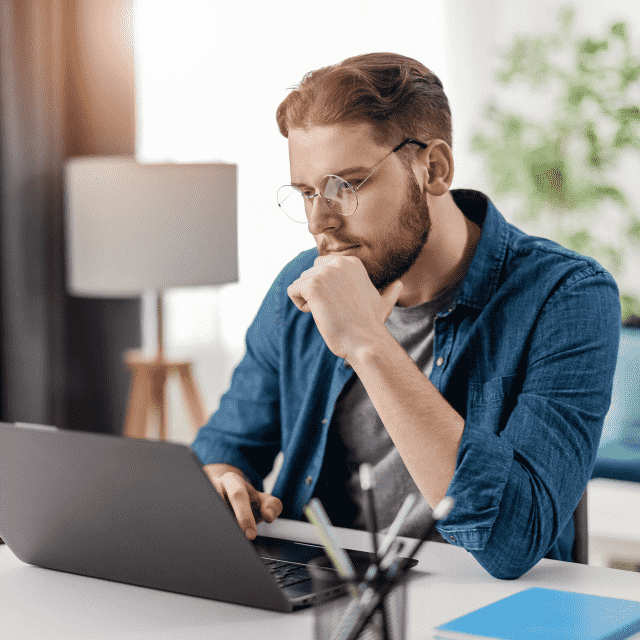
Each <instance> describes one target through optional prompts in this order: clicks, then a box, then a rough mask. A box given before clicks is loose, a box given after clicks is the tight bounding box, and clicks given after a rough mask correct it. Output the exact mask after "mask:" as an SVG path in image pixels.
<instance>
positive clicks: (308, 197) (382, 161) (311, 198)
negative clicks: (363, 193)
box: [276, 138, 428, 224]
mask: <svg viewBox="0 0 640 640" xmlns="http://www.w3.org/2000/svg"><path fill="white" fill-rule="evenodd" d="M407 144H415V145H418V146H419V147H420V148H421V149H426V148H427V146H428V143H425V142H420V141H419V140H414V139H413V138H407V139H406V140H404V141H403V142H401V143H400V144H399V145H397V146H396V147H394V148H393V149H392V150H391V151H390V152H389V153H388V154H387V155H386V156H385V157H384V158H383V159H382V160H381V161H380V162H379V163H378V164H377V165H376V166H375V167H374V169H373V171H372V172H371V173H370V174H369V175H368V176H367V177H366V178H365V179H364V180H363V181H362V182H361V183H360V184H359V185H358V186H357V187H355V188H354V187H353V185H352V184H351V183H350V182H349V181H348V180H345V179H344V178H342V177H340V176H336V175H333V174H331V173H330V174H328V175H326V176H323V178H322V180H324V179H325V178H338V179H339V180H342V181H343V182H344V183H346V184H347V186H348V187H349V189H351V191H352V192H353V195H354V197H355V199H356V206H355V209H354V210H353V211H352V212H351V213H340V212H339V211H337V212H336V213H339V214H340V215H341V216H351V215H353V214H354V213H355V212H356V211H357V210H358V194H357V193H356V191H358V189H360V188H361V187H362V186H363V185H364V183H365V182H366V181H367V180H368V179H369V178H370V177H371V176H372V175H373V174H374V173H375V172H376V171H377V170H378V169H379V168H380V167H381V166H382V164H383V163H384V161H385V160H386V159H387V158H389V157H391V156H392V155H393V154H394V153H396V152H397V151H400V149H402V147H404V146H405V145H407ZM284 187H291V188H292V189H295V190H296V191H297V192H298V193H299V194H300V195H301V196H303V197H305V198H306V199H307V200H308V201H309V202H310V203H311V207H313V199H314V198H317V197H318V196H319V195H320V194H319V193H314V194H313V195H310V196H308V195H307V194H306V193H303V192H302V191H300V189H299V188H298V187H294V186H293V185H292V184H285V185H283V186H282V187H280V189H282V188H284ZM280 189H278V192H279V191H280ZM276 197H277V194H276ZM326 200H327V203H330V202H331V199H330V198H327V199H326ZM283 202H284V200H283ZM329 206H331V205H330V204H329ZM278 207H280V209H281V210H282V212H283V213H284V214H285V215H286V216H287V218H289V219H290V220H293V221H294V222H297V223H298V224H308V223H309V221H308V220H307V221H306V222H303V221H301V220H296V219H295V218H292V217H291V216H290V215H289V214H288V213H287V212H286V211H285V210H284V209H283V207H282V205H281V204H280V201H278ZM332 209H333V208H332ZM334 211H335V210H334Z"/></svg>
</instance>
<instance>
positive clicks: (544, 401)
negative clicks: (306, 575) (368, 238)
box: [192, 190, 621, 578]
mask: <svg viewBox="0 0 640 640" xmlns="http://www.w3.org/2000/svg"><path fill="white" fill-rule="evenodd" d="M451 193H452V195H453V197H454V199H455V202H456V204H457V205H458V206H459V207H460V209H462V211H463V212H464V213H465V215H466V216H467V217H468V218H470V219H471V220H473V221H474V222H476V223H477V224H478V225H480V226H481V227H482V234H481V237H480V240H479V242H478V245H477V248H476V252H475V254H474V257H473V259H472V261H471V264H470V267H469V271H468V273H467V275H466V277H465V278H464V280H463V282H462V285H461V287H460V289H459V292H458V295H457V298H456V301H455V303H454V304H453V305H452V306H451V308H450V309H448V310H446V311H444V312H442V313H440V314H438V316H437V317H436V321H435V340H434V354H433V355H434V366H433V371H432V373H431V376H430V380H431V382H432V383H433V384H434V385H435V387H436V388H437V389H438V390H439V391H440V393H441V394H442V395H443V396H444V398H445V399H446V400H447V401H448V402H449V403H450V404H451V406H452V407H453V408H454V409H455V410H456V411H457V412H458V413H459V414H460V415H461V416H462V417H463V418H464V419H465V428H464V432H463V435H462V439H461V442H460V447H459V451H458V457H457V463H456V470H455V473H454V476H453V479H452V480H451V484H450V485H449V488H448V491H447V495H450V496H452V497H453V498H454V499H455V506H454V508H453V510H452V511H451V513H450V514H449V516H448V517H447V519H446V520H444V521H441V523H440V524H439V526H438V530H439V532H440V533H441V534H442V536H443V537H444V538H445V539H446V540H447V541H449V542H450V543H451V544H455V545H457V546H460V547H464V548H465V549H466V550H468V551H469V552H470V553H472V554H473V555H474V556H475V558H476V559H477V560H478V562H480V564H481V565H482V566H483V567H484V568H485V569H486V570H487V571H488V572H489V573H490V574H491V575H493V576H494V577H499V578H517V577H519V576H521V575H522V574H523V573H525V572H526V571H527V570H528V569H530V568H531V567H532V566H533V565H535V564H536V563H537V562H538V561H539V560H540V559H541V558H542V557H544V556H547V557H551V558H555V559H558V560H570V559H571V548H572V544H573V539H574V527H573V519H572V514H573V511H574V509H575V508H576V505H577V504H578V501H579V499H580V497H581V495H582V493H583V491H584V489H585V487H586V485H587V482H588V480H589V478H590V476H591V471H592V468H593V466H594V462H595V457H596V451H597V448H598V442H599V439H600V435H601V431H602V426H603V422H604V417H605V414H606V413H607V410H608V408H609V403H610V400H611V389H612V383H613V374H614V370H615V365H616V358H617V352H618V341H619V336H620V325H621V322H620V303H619V294H618V289H617V286H616V284H615V282H614V280H613V278H612V277H611V276H610V275H609V273H607V271H605V270H604V269H603V268H602V267H601V266H600V265H599V264H598V263H597V262H595V261H594V260H592V259H590V258H586V257H584V256H581V255H578V254H576V253H573V252H571V251H569V250H567V249H564V248H563V247H561V246H559V245H557V244H555V243H553V242H551V241H549V240H545V239H542V238H537V237H533V236H529V235H526V234H525V233H523V232H521V231H519V230H518V229H516V228H515V227H514V226H512V225H511V224H508V223H507V222H506V221H505V219H504V218H503V216H502V215H501V214H500V213H499V212H498V210H497V209H496V208H495V207H494V206H493V204H492V203H491V202H490V201H489V200H488V199H487V198H486V196H484V195H483V194H481V193H479V192H477V191H469V190H456V191H452V192H451ZM317 255H318V254H317V251H316V250H315V249H312V250H309V251H305V252H303V253H301V254H300V255H299V256H298V257H297V258H295V259H294V260H292V261H291V262H290V263H289V264H288V265H287V266H286V267H285V268H284V269H283V270H282V272H281V273H280V274H279V276H278V277H277V279H276V280H275V282H274V283H273V285H272V287H271V289H270V290H269V292H268V294H267V296H266V298H265V299H264V301H263V303H262V305H261V307H260V309H259V311H258V314H257V316H256V318H255V320H254V321H253V323H252V324H251V326H250V327H249V329H248V331H247V335H246V353H245V355H244V357H243V359H242V361H241V362H240V364H239V365H238V367H237V368H236V370H235V372H234V374H233V377H232V380H231V385H230V388H229V390H228V391H227V392H226V393H225V394H224V395H223V396H222V398H221V401H220V407H219V409H218V410H217V411H216V412H215V413H214V414H213V416H212V417H211V419H210V420H209V422H208V423H207V424H206V425H205V426H203V427H202V429H200V431H199V433H198V435H197V437H196V439H195V441H194V443H193V445H192V447H193V450H194V451H195V453H196V454H197V456H198V457H199V459H200V460H201V462H202V463H203V464H209V463H212V462H224V463H228V464H231V465H234V466H235V467H238V468H239V469H241V470H242V471H243V472H244V473H245V474H246V476H247V477H248V479H249V480H250V481H251V482H252V483H253V485H254V486H255V487H256V488H258V489H259V490H261V489H262V479H263V478H264V477H265V476H266V475H267V474H268V473H269V471H270V470H271V468H272V464H273V461H274V458H275V456H276V455H277V453H278V452H279V451H280V450H282V451H283V452H284V462H283V465H282V469H281V471H280V474H279V475H278V478H277V481H276V483H275V487H274V489H273V494H274V495H276V496H278V497H279V498H280V499H281V500H282V503H283V506H284V510H283V512H282V516H283V517H286V518H292V519H302V518H303V515H302V513H303V512H302V509H303V506H304V505H305V504H306V503H307V502H308V501H309V500H310V498H311V496H312V494H313V491H314V488H315V483H316V481H317V479H318V476H319V475H320V469H321V467H322V462H323V457H324V452H325V446H326V442H327V432H328V429H329V425H330V423H331V417H332V414H333V410H334V407H335V404H336V400H337V398H338V396H339V394H340V392H341V390H342V388H343V387H344V386H345V383H346V382H347V380H348V379H349V378H350V377H351V376H352V375H354V372H353V370H352V369H351V368H349V366H348V363H346V362H345V361H344V360H343V359H341V358H338V357H336V356H335V355H334V354H333V353H332V352H331V351H330V350H329V349H328V347H327V346H326V344H325V342H324V340H323V338H322V336H321V335H320V333H319V331H318V329H317V327H316V325H315V322H314V320H313V315H312V314H311V313H302V312H301V311H299V310H298V309H297V307H296V306H295V305H294V304H293V302H291V300H290V299H289V297H288V295H287V287H288V286H289V284H291V283H292V282H293V281H295V280H296V279H297V278H298V276H299V275H300V274H301V273H302V272H303V271H304V270H306V269H308V268H310V267H311V266H313V262H314V260H315V258H316V257H317ZM425 428H428V426H427V425H425Z"/></svg>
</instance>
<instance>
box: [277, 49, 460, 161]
mask: <svg viewBox="0 0 640 640" xmlns="http://www.w3.org/2000/svg"><path fill="white" fill-rule="evenodd" d="M276 121H277V122H278V128H279V129H280V133H281V134H282V135H283V136H284V137H285V138H288V137H289V130H290V129H297V128H302V129H304V128H308V127H310V126H327V125H332V124H338V123H340V124H346V125H350V124H360V123H363V122H365V123H370V124H372V125H373V133H374V141H375V143H376V144H379V145H381V146H395V145H396V144H399V143H400V142H402V141H403V140H404V139H405V138H416V139H417V140H420V141H422V142H426V141H428V140H433V139H436V138H437V139H440V140H444V141H445V142H446V143H447V144H448V145H449V146H450V147H451V146H452V134H451V110H450V108H449V101H448V100H447V96H446V95H445V93H444V90H443V88H442V82H440V80H439V79H438V77H437V76H436V75H435V74H434V73H432V72H431V71H429V69H427V68H426V67H425V66H424V65H423V64H421V63H420V62H418V61H417V60H413V59H412V58H407V57H406V56H401V55H398V54H395V53H369V54H364V55H360V56H355V57H353V58H347V59H346V60H343V61H342V62H340V63H339V64H335V65H331V66H328V67H322V68H321V69H317V70H316V71H310V72H309V73H307V74H305V76H304V77H303V78H302V81H301V82H300V84H299V85H298V86H297V87H294V90H293V91H292V92H291V93H290V94H289V95H288V96H287V97H286V98H285V99H284V100H283V101H282V102H281V103H280V106H279V107H278V110H277V111H276ZM410 146H413V145H410ZM405 149H407V147H405ZM401 151H404V149H403V150H401Z"/></svg>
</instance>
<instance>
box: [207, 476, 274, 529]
mask: <svg viewBox="0 0 640 640" xmlns="http://www.w3.org/2000/svg"><path fill="white" fill-rule="evenodd" d="M203 469H204V471H205V473H206V474H207V475H208V476H209V479H210V480H211V482H212V483H213V486H214V487H215V488H216V491H217V492H218V493H219V494H220V495H221V496H222V498H223V499H224V500H225V502H226V503H227V504H228V505H229V507H230V508H231V509H232V511H233V513H234V514H235V516H236V520H237V521H238V524H239V525H240V527H241V529H242V530H243V531H244V532H245V535H246V536H247V538H249V540H253V539H254V538H255V537H256V535H257V531H256V524H257V523H258V522H262V520H264V521H265V522H273V521H274V520H275V519H276V518H277V517H278V516H279V515H280V514H281V513H282V502H280V500H279V499H278V498H276V497H275V496H272V495H271V494H269V493H263V492H261V491H258V490H257V489H256V488H255V487H253V485H252V484H251V483H250V482H247V481H246V480H245V478H244V475H243V474H242V471H240V469H237V468H236V467H233V466H231V465H230V464H207V465H205V466H204V467H203Z"/></svg>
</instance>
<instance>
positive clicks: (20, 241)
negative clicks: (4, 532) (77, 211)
mask: <svg viewBox="0 0 640 640" xmlns="http://www.w3.org/2000/svg"><path fill="white" fill-rule="evenodd" d="M63 7H64V2H63V0H49V1H47V2H30V1H25V2H22V1H21V0H15V1H13V2H10V1H9V2H8V1H6V0H3V2H1V3H0V33H1V36H0V47H1V49H0V121H1V127H0V310H1V314H0V401H1V406H0V416H1V417H2V419H3V420H5V421H22V422H38V423H45V424H64V423H65V422H66V418H67V416H66V406H65V405H66V402H65V398H66V386H67V382H66V381H67V375H66V362H65V361H66V341H65V288H64V262H63V242H62V239H63V207H62V167H63V162H64V129H63V126H64V73H63V70H64V64H65V47H64V25H63V15H64V11H63Z"/></svg>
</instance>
